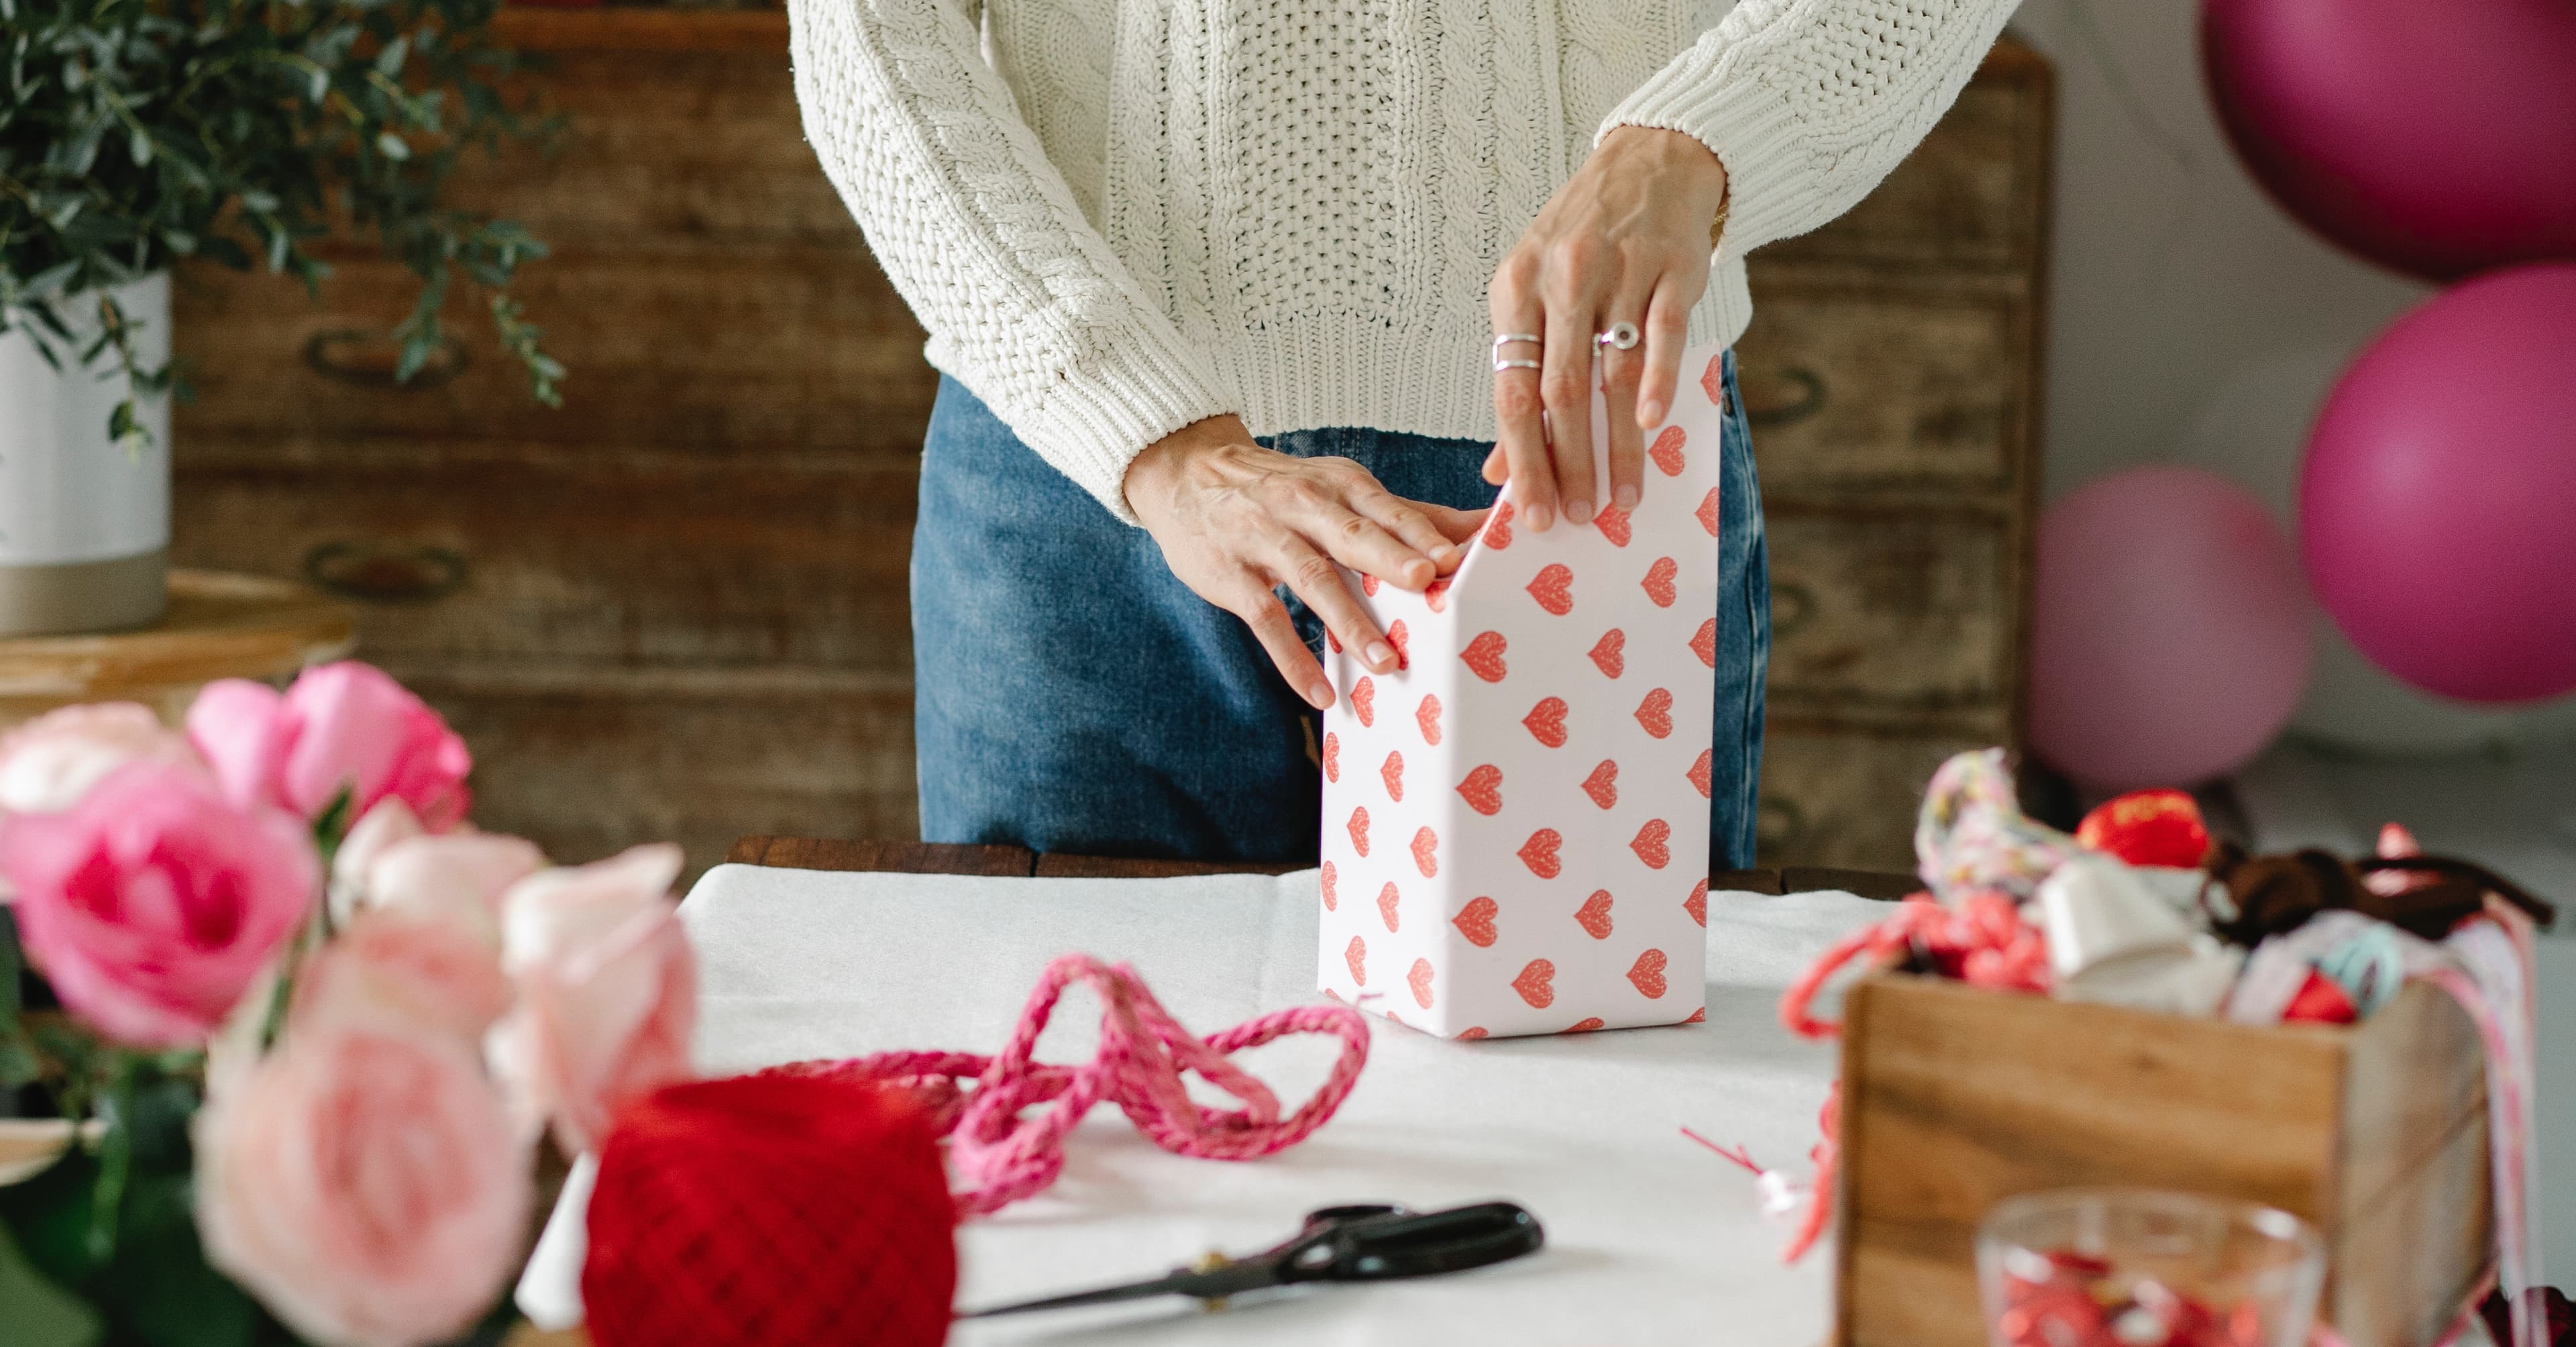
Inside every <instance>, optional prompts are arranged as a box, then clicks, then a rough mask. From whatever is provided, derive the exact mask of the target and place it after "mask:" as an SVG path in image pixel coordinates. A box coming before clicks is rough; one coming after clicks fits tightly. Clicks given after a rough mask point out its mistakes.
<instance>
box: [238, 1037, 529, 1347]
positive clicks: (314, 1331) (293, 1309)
mask: <svg viewBox="0 0 2576 1347" xmlns="http://www.w3.org/2000/svg"><path fill="white" fill-rule="evenodd" d="M195 1128H196V1158H197V1174H196V1207H197V1229H198V1231H199V1233H200V1234H201V1235H202V1236H203V1238H204V1241H205V1249H206V1258H207V1261H209V1262H211V1263H212V1264H214V1266H215V1267H217V1268H218V1269H220V1270H222V1271H223V1272H225V1273H226V1274H228V1275H230V1276H231V1277H233V1278H234V1279H235V1280H236V1281H239V1282H240V1283H241V1284H242V1285H243V1286H244V1287H246V1288H248V1289H249V1290H250V1292H251V1293H252V1294H254V1295H256V1296H258V1297H259V1299H260V1301H261V1302H262V1303H264V1304H266V1305H267V1306H268V1308H269V1309H270V1310H271V1311H273V1312H275V1313H276V1315H277V1316H278V1318H280V1319H282V1320H284V1321H285V1322H286V1324H287V1325H288V1326H289V1327H291V1328H293V1329H294V1330H295V1331H296V1332H297V1333H299V1334H301V1335H303V1336H304V1337H306V1338H308V1339H311V1340H312V1341H315V1342H319V1343H330V1344H349V1345H351V1347H415V1344H421V1343H428V1342H436V1341H442V1340H444V1339H447V1338H449V1337H452V1336H454V1335H455V1334H456V1333H458V1332H459V1331H461V1330H462V1329H464V1328H465V1327H467V1326H468V1325H469V1324H471V1323H472V1322H473V1321H474V1320H475V1318H476V1317H478V1316H479V1315H481V1314H482V1313H483V1312H484V1311H485V1310H487V1309H489V1308H490V1307H491V1306H492V1304H493V1302H494V1301H495V1300H496V1299H497V1298H498V1296H499V1295H500V1291H501V1286H502V1283H503V1282H504V1281H505V1280H507V1279H508V1277H509V1276H510V1274H511V1272H512V1270H513V1269H515V1268H516V1267H517V1266H518V1263H519V1260H520V1258H521V1256H522V1255H523V1254H524V1253H525V1252H526V1250H525V1234H526V1230H527V1218H528V1206H529V1203H530V1200H531V1193H530V1188H531V1183H530V1179H529V1167H530V1158H531V1157H530V1155H529V1146H528V1142H529V1140H530V1137H531V1134H530V1133H528V1132H527V1131H525V1130H524V1129H522V1128H520V1127H519V1126H518V1125H517V1124H516V1123H515V1122H514V1120H513V1119H512V1118H511V1116H510V1110H509V1106H508V1104H507V1103H506V1102H505V1101H504V1100H503V1098H502V1096H501V1093H500V1091H499V1090H498V1089H497V1088H496V1087H495V1085H494V1083H493V1082H492V1080H491V1078H490V1077H489V1076H487V1075H486V1074H485V1073H484V1070H483V1066H482V1063H481V1061H480V1060H479V1059H478V1058H477V1056H476V1054H475V1052H474V1049H473V1048H472V1047H471V1046H470V1045H468V1044H466V1043H464V1042H461V1041H459V1040H458V1039H457V1038H456V1037H455V1036H454V1035H452V1034H449V1033H446V1032H444V1031H442V1030H439V1029H430V1028H420V1027H406V1026H404V1025H403V1024H401V1023H400V1022H398V1021H396V1020H393V1019H390V1018H388V1017H383V1016H377V1015H372V1014H362V1015H358V1016H356V1017H354V1018H352V1019H350V1020H348V1021H346V1022H342V1021H337V1020H334V1019H333V1018H331V1017H330V1016H329V1015H325V1014H311V1015H308V1014H302V1013H299V1014H298V1015H297V1016H296V1017H295V1022H294V1023H292V1024H291V1025H290V1026H289V1029H288V1032H287V1035H286V1037H285V1038H284V1039H283V1040H282V1041H281V1043H280V1045H279V1047H278V1048H277V1050H276V1051H275V1052H272V1053H271V1054H269V1056H267V1057H266V1058H264V1059H262V1060H261V1061H260V1062H259V1063H258V1064H257V1065H255V1066H253V1067H251V1068H250V1069H249V1071H248V1073H247V1074H246V1075H244V1076H243V1077H242V1078H241V1079H240V1080H238V1081H236V1082H235V1083H234V1085H233V1087H232V1088H229V1089H227V1090H225V1091H224V1092H223V1093H222V1094H221V1095H219V1096H217V1097H215V1098H214V1099H213V1100H211V1101H209V1102H208V1104H207V1105H206V1107H205V1108H204V1109H203V1110H201V1111H200V1112H199V1113H198V1115H197V1119H196V1124H195Z"/></svg>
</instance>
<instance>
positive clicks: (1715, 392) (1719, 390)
mask: <svg viewBox="0 0 2576 1347" xmlns="http://www.w3.org/2000/svg"><path fill="white" fill-rule="evenodd" d="M1699 387H1700V391H1701V392H1703V393H1706V394H1708V400H1709V402H1710V403H1712V404H1714V405H1716V406H1718V407H1724V406H1725V405H1726V353H1725V352H1724V351H1720V352H1718V353H1717V354H1716V355H1713V356H1710V357H1709V358H1708V368H1707V369H1704V370H1701V371H1700V372H1699Z"/></svg>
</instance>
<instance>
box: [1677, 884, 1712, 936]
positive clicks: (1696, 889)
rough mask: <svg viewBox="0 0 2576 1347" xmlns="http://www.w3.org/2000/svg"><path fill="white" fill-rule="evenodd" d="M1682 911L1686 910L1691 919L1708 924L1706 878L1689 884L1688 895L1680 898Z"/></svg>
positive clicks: (1704, 924)
mask: <svg viewBox="0 0 2576 1347" xmlns="http://www.w3.org/2000/svg"><path fill="white" fill-rule="evenodd" d="M1682 911H1684V912H1688V913H1689V914H1690V917H1691V920H1692V921H1695V922H1698V923H1699V924H1700V925H1702V926H1706V925H1708V881H1707V880H1705V879H1703V880H1701V881H1700V882H1698V883H1696V884H1693V885H1691V894H1690V897H1688V898H1684V899H1683V900H1682Z"/></svg>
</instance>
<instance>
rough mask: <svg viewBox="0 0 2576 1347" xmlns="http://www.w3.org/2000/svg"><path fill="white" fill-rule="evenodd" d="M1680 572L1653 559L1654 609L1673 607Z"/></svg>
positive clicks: (1666, 560) (1649, 577)
mask: <svg viewBox="0 0 2576 1347" xmlns="http://www.w3.org/2000/svg"><path fill="white" fill-rule="evenodd" d="M1681 570H1682V568H1681V567H1679V566H1677V565H1674V564H1673V559H1672V558H1671V557H1657V558H1655V564H1654V565H1652V566H1648V567H1647V568H1646V579H1645V582H1644V583H1645V587H1646V597H1647V598H1649V599H1652V600H1654V602H1655V606H1656V607H1658V608H1670V607H1672V606H1673V598H1674V596H1675V594H1676V591H1675V590H1674V589H1673V577H1674V576H1676V575H1679V574H1681ZM1397 625H1398V626H1401V625H1403V624H1402V623H1398V624H1397Z"/></svg>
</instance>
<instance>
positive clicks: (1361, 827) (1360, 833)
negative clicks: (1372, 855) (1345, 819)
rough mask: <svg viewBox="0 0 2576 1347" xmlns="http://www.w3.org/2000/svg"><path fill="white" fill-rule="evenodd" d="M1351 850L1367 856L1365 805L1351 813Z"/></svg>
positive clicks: (1366, 809)
mask: <svg viewBox="0 0 2576 1347" xmlns="http://www.w3.org/2000/svg"><path fill="white" fill-rule="evenodd" d="M1351 850H1353V851H1356V852H1358V853H1359V854H1361V855H1363V856H1366V855H1367V854H1368V806H1367V805H1361V806H1360V807H1359V808H1357V809H1354V810H1352V811H1351Z"/></svg>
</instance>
